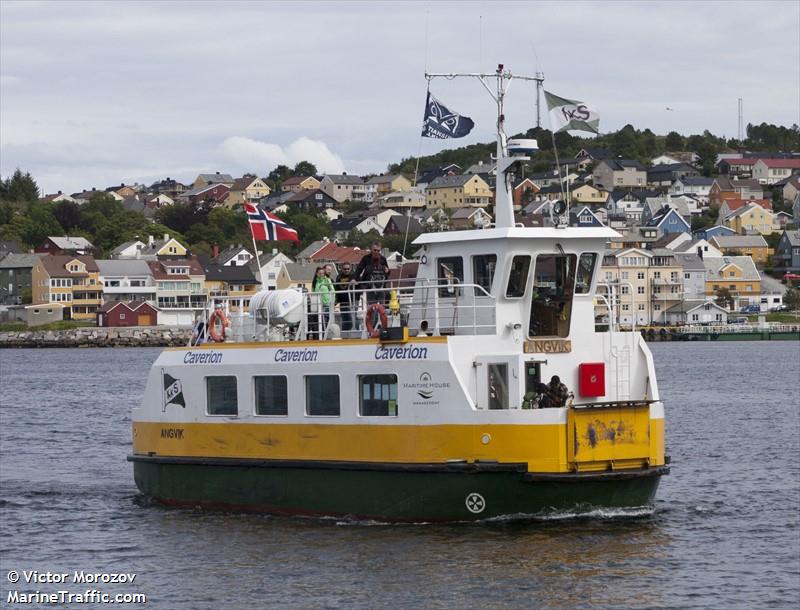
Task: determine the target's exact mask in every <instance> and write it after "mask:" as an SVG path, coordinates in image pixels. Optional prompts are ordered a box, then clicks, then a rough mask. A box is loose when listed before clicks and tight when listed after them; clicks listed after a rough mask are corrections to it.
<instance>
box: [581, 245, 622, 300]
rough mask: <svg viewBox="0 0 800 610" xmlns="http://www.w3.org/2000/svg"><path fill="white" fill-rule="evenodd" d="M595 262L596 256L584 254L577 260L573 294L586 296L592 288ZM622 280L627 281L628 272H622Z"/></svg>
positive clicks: (592, 253) (591, 253)
mask: <svg viewBox="0 0 800 610" xmlns="http://www.w3.org/2000/svg"><path fill="white" fill-rule="evenodd" d="M596 261H597V254H595V253H594V252H585V253H583V254H581V257H580V259H579V260H578V273H577V275H576V277H575V294H587V293H588V292H589V290H590V289H591V288H592V277H594V265H595V262H596ZM622 275H623V278H622V279H624V280H626V279H628V278H627V275H628V272H627V271H625V272H623V274H622Z"/></svg>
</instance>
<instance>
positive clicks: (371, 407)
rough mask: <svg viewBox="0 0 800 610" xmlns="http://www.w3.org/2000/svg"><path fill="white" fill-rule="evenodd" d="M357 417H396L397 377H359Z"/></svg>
mask: <svg viewBox="0 0 800 610" xmlns="http://www.w3.org/2000/svg"><path fill="white" fill-rule="evenodd" d="M358 385H359V397H360V398H359V405H358V413H359V415H367V416H369V415H383V416H388V417H396V416H397V375H359V377H358Z"/></svg>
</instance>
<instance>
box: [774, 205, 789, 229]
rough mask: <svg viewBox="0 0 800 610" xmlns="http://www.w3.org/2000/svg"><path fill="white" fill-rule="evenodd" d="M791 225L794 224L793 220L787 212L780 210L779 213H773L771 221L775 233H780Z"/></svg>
mask: <svg viewBox="0 0 800 610" xmlns="http://www.w3.org/2000/svg"><path fill="white" fill-rule="evenodd" d="M791 224H794V219H793V218H792V215H791V214H789V212H784V211H782V210H781V211H780V212H775V216H774V218H773V219H772V228H773V229H775V231H782V230H783V229H785V228H786V227H787V226H788V225H791Z"/></svg>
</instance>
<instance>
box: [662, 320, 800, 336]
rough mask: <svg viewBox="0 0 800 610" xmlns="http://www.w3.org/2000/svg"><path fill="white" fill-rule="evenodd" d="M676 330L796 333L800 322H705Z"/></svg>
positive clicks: (678, 331) (703, 333)
mask: <svg viewBox="0 0 800 610" xmlns="http://www.w3.org/2000/svg"><path fill="white" fill-rule="evenodd" d="M675 332H677V333H680V334H684V335H690V334H697V335H716V334H721V333H725V334H731V333H741V334H747V333H761V332H769V333H796V332H800V324H781V323H776V322H771V323H768V324H765V325H764V326H760V325H750V324H715V325H713V326H707V325H704V324H690V325H688V326H681V327H679V328H676V329H675Z"/></svg>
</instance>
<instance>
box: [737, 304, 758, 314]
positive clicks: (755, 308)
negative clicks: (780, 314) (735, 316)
mask: <svg viewBox="0 0 800 610" xmlns="http://www.w3.org/2000/svg"><path fill="white" fill-rule="evenodd" d="M739 313H761V307H759V306H758V305H748V306H747V307H742V308H741V309H740V310H739Z"/></svg>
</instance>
